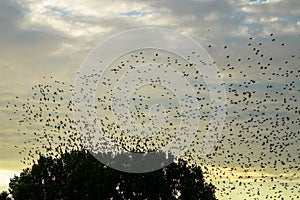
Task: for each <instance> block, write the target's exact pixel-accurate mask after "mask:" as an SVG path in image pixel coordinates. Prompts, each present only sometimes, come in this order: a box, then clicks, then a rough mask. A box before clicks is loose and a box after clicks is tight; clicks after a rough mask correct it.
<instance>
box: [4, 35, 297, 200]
mask: <svg viewBox="0 0 300 200" xmlns="http://www.w3.org/2000/svg"><path fill="white" fill-rule="evenodd" d="M245 46H246V47H245V49H246V50H247V51H246V52H242V53H241V55H239V56H240V57H238V56H237V54H236V53H235V54H230V52H231V51H230V45H225V46H223V47H222V49H220V48H219V47H217V46H214V45H208V46H207V47H206V49H207V50H208V52H210V53H211V54H213V52H214V48H216V49H217V50H218V52H220V56H219V57H218V56H216V57H217V58H216V64H217V66H218V68H219V70H220V74H221V76H222V78H223V81H224V83H225V88H226V96H227V99H226V107H227V111H226V114H227V117H226V121H225V126H224V127H223V132H222V135H221V138H220V139H219V141H218V143H217V144H216V147H215V149H214V150H213V151H211V152H210V153H209V154H208V155H207V156H206V157H205V158H201V159H199V158H198V156H197V155H198V154H197V153H198V151H199V148H201V143H202V142H203V137H204V136H205V132H206V131H207V129H208V127H209V119H210V118H211V117H213V116H212V114H211V107H210V96H209V93H208V89H207V88H206V85H205V81H204V80H203V79H202V78H201V76H200V74H199V72H198V71H197V70H196V69H195V68H193V67H192V65H190V63H189V62H188V60H186V59H184V58H180V57H179V56H176V55H174V54H172V53H169V52H164V51H160V50H155V49H146V50H138V51H133V52H129V53H128V54H126V55H124V56H122V57H120V58H118V59H117V60H115V61H114V62H113V63H112V64H111V65H110V66H109V68H108V69H107V70H106V71H105V73H104V75H103V76H101V77H100V75H99V74H98V73H97V69H95V71H94V72H93V73H91V76H90V77H81V78H83V79H86V83H87V84H88V83H89V81H95V80H97V79H99V78H100V79H99V81H98V88H97V89H96V90H95V91H93V92H95V94H96V103H95V105H94V107H92V108H91V110H90V113H96V116H97V125H98V126H99V127H100V128H101V130H102V133H103V136H104V137H107V138H109V139H110V141H112V142H113V143H114V144H116V145H117V146H119V147H120V148H122V149H125V150H126V151H130V152H152V151H156V150H159V149H161V148H163V147H164V146H165V145H166V144H168V143H169V142H170V141H172V137H173V136H174V134H175V133H176V132H177V131H179V130H180V119H181V117H182V113H181V108H180V106H181V105H180V103H179V102H178V99H176V95H175V94H174V91H172V90H170V89H168V88H166V87H164V86H162V84H161V83H160V82H159V80H156V81H157V82H155V81H154V82H153V84H149V85H145V86H143V87H139V88H136V90H135V91H127V92H132V95H131V96H130V99H129V100H128V102H124V103H126V105H127V104H128V106H129V110H130V116H131V117H132V121H133V122H134V123H135V124H136V125H137V126H140V127H149V126H153V125H155V124H158V125H159V128H158V129H156V130H157V131H156V132H155V133H154V134H149V137H139V136H138V135H128V134H129V133H128V132H126V128H125V129H124V128H122V127H121V126H120V124H118V123H117V122H116V119H115V116H114V114H113V112H112V111H113V108H112V105H111V100H112V98H113V96H114V90H116V88H115V85H116V84H117V82H118V80H119V79H120V78H121V77H122V76H123V75H124V73H125V72H126V70H129V69H132V68H137V69H138V66H139V65H141V64H144V63H163V64H162V65H161V67H173V68H174V69H176V70H178V71H180V72H181V74H182V76H183V77H185V78H186V79H187V80H188V81H189V82H190V84H191V86H192V87H193V89H194V91H195V92H196V98H197V99H196V100H197V101H198V105H199V107H198V108H195V109H196V110H197V112H196V114H195V116H194V117H197V118H198V119H199V124H200V126H199V129H198V131H197V135H195V138H194V140H193V142H192V144H191V145H190V147H189V149H188V150H187V152H186V153H185V159H187V160H188V161H189V162H191V163H196V164H199V165H201V166H202V168H203V171H204V174H205V176H206V178H207V180H208V181H212V182H213V183H214V184H215V185H216V186H217V190H218V192H217V193H218V194H219V195H220V196H221V197H226V198H227V199H231V198H232V195H233V193H237V194H241V192H242V193H243V194H244V195H247V196H248V197H249V198H251V199H260V198H264V199H284V197H288V198H290V199H299V197H300V196H299V194H300V176H299V166H300V163H299V151H300V148H299V138H300V136H299V124H300V119H299V114H300V110H299V81H298V78H299V72H300V70H299V61H300V52H299V51H298V52H297V51H295V54H293V55H286V54H284V52H285V51H286V49H288V47H287V46H288V45H287V44H285V43H284V42H278V41H277V40H276V38H275V36H274V35H273V34H271V35H270V36H269V37H268V38H266V39H265V41H264V42H263V41H257V40H256V39H255V38H249V41H248V43H247V45H245ZM267 48H269V49H267ZM270 49H271V50H272V49H273V50H274V49H275V50H274V51H269V50H270ZM274 52H275V53H276V52H283V53H282V54H283V55H280V56H278V55H277V54H276V55H275V53H274ZM273 54H274V55H273ZM46 80H47V78H44V82H46ZM128 81H130V80H128ZM177 88H178V91H177V92H180V89H182V86H180V85H178V86H177ZM123 89H126V85H124V88H123ZM73 92H74V86H73V85H68V84H66V83H64V82H62V81H56V80H54V79H53V78H52V77H50V79H49V83H48V84H47V83H45V84H37V85H35V86H33V87H32V96H31V97H25V99H21V98H22V97H16V100H14V101H11V102H9V103H8V105H7V107H8V109H10V110H11V111H12V112H13V114H14V116H13V117H12V118H11V120H16V122H17V123H18V132H19V133H20V134H23V135H24V138H27V140H26V141H24V145H22V146H15V148H17V149H19V153H20V154H23V155H25V157H24V159H23V160H22V161H21V162H22V163H24V164H27V165H31V164H32V163H33V162H35V160H36V158H37V156H38V155H39V154H45V155H46V156H53V157H57V156H59V154H60V153H61V152H64V151H70V150H73V149H82V148H83V145H82V143H81V139H82V138H81V135H80V133H79V131H78V129H76V124H77V121H76V120H74V118H73V104H74V101H72V98H71V95H72V93H73ZM82 92H87V93H89V92H91V91H83V90H82ZM75 101H76V99H75ZM75 103H76V102H75ZM157 104H161V105H162V106H163V107H164V109H161V108H160V107H157V106H153V105H157ZM149 111H150V112H149ZM151 113H152V114H151ZM155 114H161V116H160V117H156V118H155ZM83 117H84V116H83ZM153 121H155V123H154V122H153ZM225 183H226V184H225ZM253 183H256V184H257V186H255V187H254V186H253ZM266 183H270V184H268V185H267V188H264V189H261V190H260V188H263V187H265V184H266ZM218 185H219V186H220V187H218ZM238 188H240V189H239V190H238ZM243 189H244V191H243Z"/></svg>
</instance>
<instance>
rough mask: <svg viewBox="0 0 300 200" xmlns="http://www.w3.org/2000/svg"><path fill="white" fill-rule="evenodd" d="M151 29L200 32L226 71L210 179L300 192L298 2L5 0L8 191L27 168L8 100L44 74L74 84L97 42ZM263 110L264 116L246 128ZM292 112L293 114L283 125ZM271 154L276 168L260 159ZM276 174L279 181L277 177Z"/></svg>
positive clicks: (1, 135) (0, 46)
mask: <svg viewBox="0 0 300 200" xmlns="http://www.w3.org/2000/svg"><path fill="white" fill-rule="evenodd" d="M145 26H155V27H164V28H171V29H174V30H177V31H179V32H181V33H182V34H184V35H187V36H189V37H192V38H193V39H195V40H196V41H198V42H199V43H200V44H202V45H203V47H204V48H205V49H206V50H207V52H208V53H209V54H210V55H211V57H212V58H213V59H214V60H216V64H217V65H218V67H219V69H220V71H221V75H222V78H223V81H224V82H225V84H226V86H227V98H228V99H227V101H228V102H227V103H228V108H227V109H228V117H227V119H226V126H225V128H224V131H223V136H224V137H223V140H222V141H220V146H219V148H218V150H216V151H215V152H213V153H212V157H213V158H209V159H204V160H201V161H199V163H201V164H203V165H206V166H208V168H209V169H208V171H209V173H210V175H208V180H210V179H211V180H212V181H213V182H214V183H215V184H216V186H217V188H219V189H220V190H219V191H218V192H217V194H218V197H219V198H220V199H222V198H224V199H228V197H232V198H233V199H234V198H235V197H236V196H237V195H242V196H243V197H244V198H249V196H251V198H252V199H253V197H255V196H257V197H258V198H259V199H265V196H266V195H267V194H269V195H270V196H272V195H273V196H274V197H276V198H277V197H280V196H279V195H282V196H283V197H286V198H287V199H288V198H289V197H296V192H294V193H293V192H291V191H293V190H295V191H297V190H299V183H300V178H299V168H297V166H299V145H297V144H299V136H297V133H298V135H299V108H298V107H297V106H298V105H299V100H297V99H299V63H300V62H299V61H300V49H299V47H300V2H299V1H298V0H284V1H283V0H130V1H129V0H100V1H99V0H65V1H56V0H51V1H50V0H49V1H46V0H43V1H35V0H32V1H29V0H28V1H27V0H1V2H0V52H1V53H0V68H1V73H0V106H1V107H0V127H1V128H0V189H2V188H6V187H7V183H8V177H10V176H11V175H12V174H13V173H15V172H18V171H20V169H22V168H23V167H24V166H23V165H22V164H21V163H20V160H21V158H22V155H19V153H18V151H19V150H18V149H16V148H14V146H15V145H22V144H23V142H24V140H25V139H24V136H22V134H20V133H18V131H17V125H16V124H15V123H14V122H13V121H10V120H9V118H10V117H11V116H10V112H8V111H7V109H6V108H5V106H6V105H7V102H9V101H10V102H12V101H13V102H14V101H17V100H16V98H15V97H16V96H19V97H23V98H26V96H28V95H29V94H30V91H31V87H32V86H33V85H34V84H38V83H41V82H43V81H44V80H43V78H42V77H44V76H46V77H51V76H52V77H55V79H57V80H62V81H65V82H66V83H68V84H73V82H74V79H75V75H76V72H77V71H78V69H79V67H80V65H81V63H82V62H83V60H84V58H85V57H86V56H87V55H88V53H89V52H90V51H91V50H92V49H93V48H94V47H95V46H96V45H97V44H99V43H100V42H102V41H103V40H104V39H106V38H108V37H110V36H111V35H113V34H116V33H119V32H120V31H123V30H127V29H130V28H138V27H145ZM250 38H252V39H250ZM254 48H255V49H254ZM257 50H259V51H257ZM261 55H263V56H261ZM248 58H249V59H248ZM239 59H240V60H239ZM228 64H229V65H228ZM268 64H269V65H268ZM249 66H251V67H249ZM261 67H263V68H261ZM264 67H266V68H264ZM262 70H264V71H262ZM251 80H252V81H255V84H252V85H248V86H249V87H250V89H249V88H247V87H246V85H247V84H246V83H248V82H251ZM239 84H241V85H242V87H240V86H239ZM268 85H269V86H271V87H272V89H270V88H271V87H266V86H268ZM286 85H287V86H286ZM241 88H242V89H241ZM289 89H290V90H289ZM247 90H251V94H252V97H251V99H249V102H250V105H248V104H246V103H245V102H244V104H243V103H240V102H238V101H239V100H240V99H243V92H245V91H247ZM253 91H256V92H253ZM276 92H277V93H276ZM266 93H267V94H266ZM280 93H282V94H281V95H280ZM284 97H286V100H284ZM265 99H266V101H265V103H258V104H259V105H258V106H257V105H255V106H254V105H253V104H254V103H253V102H256V103H257V102H259V101H262V102H264V100H265ZM271 100H273V101H271ZM274 100H275V102H274ZM234 102H238V103H236V104H235V103H234ZM251 102H252V103H251ZM281 102H285V103H281ZM286 102H287V103H286ZM286 104H289V105H290V108H291V109H286V106H287V105H286ZM259 106H260V107H259ZM276 107H277V108H278V109H277V108H276ZM244 108H250V109H248V110H246V109H244ZM251 108H252V109H251ZM245 110H246V111H245ZM262 112H263V113H265V114H264V116H263V117H261V113H262ZM276 114H278V115H276ZM256 115H258V118H257V120H255V119H254V120H253V121H250V122H248V123H247V125H245V122H247V121H248V120H251V118H252V117H255V116H256ZM275 116H276V117H277V118H276V117H275ZM268 117H270V119H268ZM274 117H275V118H274ZM287 117H288V118H289V119H290V120H289V121H287V122H284V120H282V119H283V118H287ZM263 120H266V121H267V122H266V123H265V122H262V121H263ZM276 120H277V121H278V123H279V125H278V124H277V122H276ZM271 122H273V123H271ZM241 124H244V126H243V125H241ZM274 124H277V125H276V126H275V125H274ZM245 127H246V128H245ZM259 128H261V129H259ZM245 130H247V131H248V132H244V131H245ZM276 130H278V131H279V133H277V132H276ZM241 133H243V134H244V135H243V136H242V137H241V136H239V135H240V134H241ZM260 133H261V134H260ZM270 133H271V135H272V134H278V135H276V137H272V139H273V140H271V141H267V142H266V143H270V144H272V145H268V147H267V150H266V149H265V148H263V147H262V143H261V141H263V140H264V139H266V138H265V137H264V136H265V135H267V134H270ZM283 133H284V134H285V135H282V134H283ZM253 134H257V135H255V137H253ZM285 137H287V138H290V140H285V139H284V138H285ZM245 141H248V142H245ZM284 141H286V142H284ZM248 143H250V144H251V145H252V146H251V147H249V146H247V144H248ZM237 144H239V145H237ZM274 146H275V147H274ZM283 146H285V147H284V148H283ZM232 147H233V148H232ZM273 147H274V148H275V149H276V148H277V149H280V148H281V149H283V151H281V153H282V156H288V157H289V158H290V160H288V161H285V162H286V165H287V166H288V168H285V166H283V165H279V164H277V165H273V166H275V167H273V168H272V167H270V166H271V165H272V164H273V163H274V162H275V161H278V163H280V162H281V161H282V160H279V159H278V157H280V155H278V154H277V152H276V153H274V154H272V153H269V152H270V151H269V150H270V148H271V149H272V148H273ZM253 149H255V151H253ZM224 152H225V153H224ZM253 152H254V153H253ZM279 152H280V150H279ZM241 153H243V156H241V155H239V154H241ZM224 155H225V156H224ZM228 155H231V156H228ZM238 159H241V160H244V161H245V162H246V163H251V164H252V167H253V168H251V167H249V166H245V165H242V164H241V163H242V162H240V161H238ZM264 159H266V160H267V159H269V160H270V161H271V163H272V164H270V163H269V165H265V163H262V162H260V161H259V160H264ZM228 160H230V161H231V162H226V161H228ZM262 165H263V169H261V168H262ZM246 168H247V169H248V170H247V169H246ZM274 168H275V169H274ZM220 174H221V175H220ZM248 176H249V177H248ZM247 177H248V178H247ZM262 177H268V178H266V180H265V182H264V181H263V180H259V179H263V178H262ZM271 178H273V179H276V180H278V181H277V182H276V183H273V182H271V181H270V179H271ZM254 179H257V181H254ZM240 183H242V184H240ZM1 186H2V188H1ZM273 187H275V189H274V188H273ZM232 188H236V189H232ZM258 191H260V192H258ZM227 193H228V194H229V195H226V194H227ZM258 193H260V194H258Z"/></svg>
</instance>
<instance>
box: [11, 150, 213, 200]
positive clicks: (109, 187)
mask: <svg viewBox="0 0 300 200" xmlns="http://www.w3.org/2000/svg"><path fill="white" fill-rule="evenodd" d="M9 193H10V194H11V196H12V197H13V198H14V199H15V200H19V199H20V200H22V199H26V200H28V199H32V200H35V199H38V200H40V199H51V200H53V199H72V200H73V199H197V200H199V199H205V200H210V199H216V197H215V194H214V193H215V187H214V186H213V185H212V184H207V183H205V182H204V179H203V175H202V171H201V168H200V167H198V166H188V165H187V163H186V162H184V161H182V160H180V161H179V162H176V163H172V164H170V165H169V166H167V167H165V168H162V169H160V170H156V171H153V172H149V173H126V172H121V171H118V170H115V169H112V168H110V167H107V166H106V165H104V164H102V163H101V162H99V161H98V160H97V159H95V158H94V157H93V156H92V155H90V154H89V153H87V152H86V151H72V152H70V153H64V154H62V155H61V157H60V158H51V157H44V156H41V157H40V158H39V160H38V163H37V164H34V165H33V166H32V168H31V169H29V168H27V169H25V170H23V172H22V173H21V174H20V176H15V177H14V178H13V179H11V181H10V184H9Z"/></svg>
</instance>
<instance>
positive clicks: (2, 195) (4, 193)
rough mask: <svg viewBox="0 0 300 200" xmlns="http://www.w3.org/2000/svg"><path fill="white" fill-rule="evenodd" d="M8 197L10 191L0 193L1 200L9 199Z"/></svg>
mask: <svg viewBox="0 0 300 200" xmlns="http://www.w3.org/2000/svg"><path fill="white" fill-rule="evenodd" d="M7 199H8V192H6V191H3V192H1V193H0V200H7Z"/></svg>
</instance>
